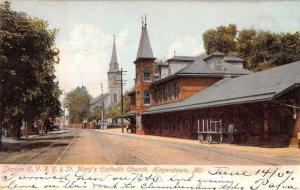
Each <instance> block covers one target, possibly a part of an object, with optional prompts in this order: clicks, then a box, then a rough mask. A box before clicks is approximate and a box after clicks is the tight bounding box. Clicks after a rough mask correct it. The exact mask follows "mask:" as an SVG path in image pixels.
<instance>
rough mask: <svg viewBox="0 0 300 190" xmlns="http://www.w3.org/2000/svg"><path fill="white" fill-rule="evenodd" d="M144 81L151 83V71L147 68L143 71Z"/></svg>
mask: <svg viewBox="0 0 300 190" xmlns="http://www.w3.org/2000/svg"><path fill="white" fill-rule="evenodd" d="M144 81H151V71H150V68H149V67H146V68H145V70H144Z"/></svg>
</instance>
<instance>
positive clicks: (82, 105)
mask: <svg viewBox="0 0 300 190" xmlns="http://www.w3.org/2000/svg"><path fill="white" fill-rule="evenodd" d="M90 100H91V96H90V95H89V93H88V91H87V89H86V87H84V86H82V87H77V88H76V89H75V90H72V91H71V92H69V93H67V95H66V97H65V100H64V102H65V105H66V108H67V109H68V111H69V118H70V121H71V122H74V123H81V122H82V121H83V120H84V119H85V118H87V116H88V112H89V101H90Z"/></svg>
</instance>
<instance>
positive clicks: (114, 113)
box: [105, 92, 130, 119]
mask: <svg viewBox="0 0 300 190" xmlns="http://www.w3.org/2000/svg"><path fill="white" fill-rule="evenodd" d="M123 98H124V99H123V109H124V113H126V112H128V111H130V96H128V92H125V95H124V97H123ZM121 115H122V113H121V103H118V104H117V105H114V106H111V107H110V108H108V110H107V111H106V116H105V117H106V118H111V119H117V118H118V117H120V116H121Z"/></svg>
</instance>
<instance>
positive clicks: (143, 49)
mask: <svg viewBox="0 0 300 190" xmlns="http://www.w3.org/2000/svg"><path fill="white" fill-rule="evenodd" d="M140 58H152V59H154V56H153V52H152V48H151V44H150V40H149V35H148V31H147V23H146V21H145V24H144V23H143V24H142V32H141V38H140V43H139V48H138V52H137V56H136V60H138V59H140Z"/></svg>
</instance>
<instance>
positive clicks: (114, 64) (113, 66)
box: [108, 35, 119, 72]
mask: <svg viewBox="0 0 300 190" xmlns="http://www.w3.org/2000/svg"><path fill="white" fill-rule="evenodd" d="M115 38H116V37H115V35H114V43H113V49H112V55H111V59H110V63H109V71H108V72H116V71H119V63H118V58H117V50H116V40H115Z"/></svg>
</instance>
